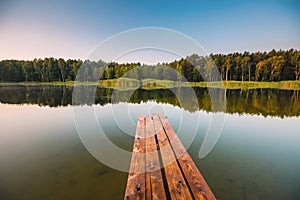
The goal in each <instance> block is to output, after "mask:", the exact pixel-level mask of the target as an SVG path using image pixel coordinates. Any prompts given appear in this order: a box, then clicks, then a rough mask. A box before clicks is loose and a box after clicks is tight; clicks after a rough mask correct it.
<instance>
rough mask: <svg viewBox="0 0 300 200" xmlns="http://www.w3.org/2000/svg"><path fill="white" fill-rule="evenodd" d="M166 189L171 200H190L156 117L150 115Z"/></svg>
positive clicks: (189, 194)
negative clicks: (162, 166) (166, 185)
mask: <svg viewBox="0 0 300 200" xmlns="http://www.w3.org/2000/svg"><path fill="white" fill-rule="evenodd" d="M152 117H153V121H154V127H155V131H156V134H157V139H158V143H159V148H160V152H161V157H162V161H163V164H164V170H165V175H166V180H167V184H168V189H169V192H170V196H171V198H172V199H192V196H191V193H190V191H189V188H188V186H187V184H186V182H185V180H184V177H183V175H182V173H181V171H180V168H179V166H178V164H177V161H176V158H175V156H174V153H173V150H172V148H171V146H170V144H169V140H168V138H167V136H166V133H165V131H164V129H163V127H162V123H161V122H160V118H159V116H158V115H152Z"/></svg>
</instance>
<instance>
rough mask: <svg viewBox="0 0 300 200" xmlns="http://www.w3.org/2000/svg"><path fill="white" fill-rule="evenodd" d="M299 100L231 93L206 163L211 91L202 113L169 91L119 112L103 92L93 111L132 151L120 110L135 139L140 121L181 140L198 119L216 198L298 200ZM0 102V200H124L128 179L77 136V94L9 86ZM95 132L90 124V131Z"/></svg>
mask: <svg viewBox="0 0 300 200" xmlns="http://www.w3.org/2000/svg"><path fill="white" fill-rule="evenodd" d="M124 92H126V91H124ZM297 92H298V91H281V90H251V91H240V90H230V91H227V102H228V105H227V112H226V113H225V121H224V127H223V130H222V133H221V136H220V138H219V140H218V142H217V144H216V145H215V147H214V148H213V150H212V151H211V153H210V154H209V155H208V156H207V157H205V158H203V159H199V157H198V153H199V149H200V147H201V144H202V142H203V138H204V136H205V134H206V131H207V129H208V125H209V122H210V119H211V118H212V116H213V115H215V113H212V112H210V106H209V103H207V102H209V100H208V97H207V92H206V91H205V89H198V91H196V94H197V96H198V98H199V99H198V101H199V108H198V109H194V108H192V107H190V108H189V107H185V108H182V107H180V106H178V105H176V98H175V97H174V95H173V94H172V92H168V90H152V91H147V90H139V91H136V93H134V94H133V95H134V98H133V99H132V100H131V103H126V102H118V103H116V104H111V103H110V94H111V91H109V90H108V89H99V90H98V91H97V93H98V94H97V100H96V103H97V104H96V105H91V106H92V107H93V108H94V110H95V114H96V118H97V119H98V121H99V122H100V125H101V127H102V128H103V130H104V131H105V133H106V135H107V136H108V137H109V139H110V140H111V141H112V142H113V143H114V144H116V145H117V146H119V147H120V148H122V149H125V150H129V151H130V150H131V149H132V144H133V138H132V137H131V136H130V135H128V134H126V133H125V131H124V130H122V129H120V126H119V124H117V123H116V121H115V116H114V115H116V114H117V113H116V112H112V111H113V110H114V111H116V110H118V109H119V108H122V107H126V108H127V109H128V115H129V116H130V117H129V119H127V118H126V119H124V121H128V123H124V124H126V127H125V128H126V130H127V131H131V132H133V133H134V132H135V123H136V119H137V115H138V114H139V113H151V112H164V113H165V114H166V115H167V116H168V119H169V121H170V123H171V124H172V126H173V128H174V129H175V131H178V132H179V133H178V134H179V135H180V139H181V140H182V141H185V139H186V138H185V136H184V134H185V133H190V132H194V131H195V125H194V124H195V123H196V122H195V121H193V120H194V119H197V118H198V117H199V118H200V122H199V129H198V130H197V132H196V137H195V139H194V140H193V143H192V145H191V146H190V147H189V148H188V151H189V153H190V155H191V156H192V158H193V160H194V161H195V163H196V165H197V166H198V168H199V169H200V171H201V172H202V174H203V175H204V177H205V179H206V180H207V182H208V184H209V185H210V187H211V189H212V190H213V192H214V193H215V195H216V196H217V198H218V199H295V200H296V199H300V190H299V188H300V173H299V166H300V156H299V155H300V145H299V142H300V132H299V130H300V129H299V128H300V118H299V116H300V114H299V110H300V109H299V108H300V106H299V104H300V103H299V95H298V93H297ZM0 94H1V95H0V102H1V104H0V111H1V112H0V121H1V126H0V199H4V200H5V199H8V200H10V199H123V195H124V191H125V185H126V181H127V173H125V172H120V171H117V170H114V169H112V168H110V167H108V166H106V165H104V164H102V163H101V162H99V161H98V160H96V159H95V158H94V157H93V156H92V155H91V154H90V153H89V152H88V151H87V150H86V148H85V147H84V145H83V144H82V142H81V140H80V139H79V136H78V133H77V131H76V126H75V123H74V120H73V107H72V106H67V105H68V104H70V103H71V99H72V96H71V94H72V92H71V89H70V88H63V87H19V86H18V87H11V86H10V87H1V88H0ZM90 108H91V107H90V106H88V105H85V106H81V109H90ZM124 124H123V125H122V126H124ZM123 128H124V127H123ZM97 129H98V127H96V126H94V125H93V124H91V126H90V127H89V128H88V129H87V131H93V130H97ZM99 145H101V144H99ZM108 154H109V152H108ZM111 157H112V159H113V158H114V155H111ZM128 163H129V161H128ZM126 164H127V163H126V162H125V163H124V165H126Z"/></svg>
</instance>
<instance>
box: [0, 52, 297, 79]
mask: <svg viewBox="0 0 300 200" xmlns="http://www.w3.org/2000/svg"><path fill="white" fill-rule="evenodd" d="M81 66H83V67H81ZM216 69H217V70H218V71H217V70H216ZM79 70H80V71H79ZM218 73H220V75H221V77H222V79H223V80H226V81H242V82H244V81H248V82H250V81H264V82H269V81H272V82H274V81H275V82H277V81H286V80H300V52H299V51H297V50H294V49H290V50H287V51H283V50H279V51H275V50H272V51H270V52H268V53H267V52H255V53H249V52H244V53H233V54H227V55H224V54H215V55H213V54H211V55H209V56H199V55H197V54H193V55H191V56H188V57H186V58H184V59H183V58H182V59H180V60H178V61H177V60H176V61H174V62H170V63H162V64H160V63H158V64H156V65H141V64H140V63H126V64H119V63H115V62H110V63H105V62H103V61H102V60H100V61H98V62H96V61H89V60H85V61H81V60H72V59H68V60H64V59H62V58H59V59H56V58H45V59H34V60H32V61H27V60H25V61H24V60H2V61H0V82H55V81H59V82H66V81H74V80H75V79H76V76H77V74H78V77H77V78H78V79H77V80H79V81H82V82H97V81H98V80H110V79H119V78H122V77H124V78H129V79H137V80H143V79H157V80H170V81H178V82H186V81H189V82H202V81H206V82H215V81H220V78H218V76H216V74H218Z"/></svg>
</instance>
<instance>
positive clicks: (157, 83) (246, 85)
mask: <svg viewBox="0 0 300 200" xmlns="http://www.w3.org/2000/svg"><path fill="white" fill-rule="evenodd" d="M75 84H76V85H95V84H97V85H98V86H99V87H105V88H119V89H126V88H128V89H132V88H137V87H142V88H144V89H160V88H172V87H179V86H182V87H188V86H192V87H202V88H207V87H208V88H225V89H281V90H300V81H279V82H256V81H244V82H242V81H222V82H175V81H170V80H157V79H144V80H142V81H139V80H136V79H125V78H122V79H109V80H100V81H98V82H75V81H66V82H18V83H13V82H1V83H0V86H1V85H3V86H8V85H53V86H70V87H71V86H74V85H75Z"/></svg>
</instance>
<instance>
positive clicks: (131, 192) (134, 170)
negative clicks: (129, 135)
mask: <svg viewBox="0 0 300 200" xmlns="http://www.w3.org/2000/svg"><path fill="white" fill-rule="evenodd" d="M144 172H145V116H144V115H143V114H141V115H139V117H138V123H137V128H136V136H135V140H134V145H133V150H132V157H131V164H130V171H129V175H128V179H127V186H126V191H125V197H124V199H126V200H128V199H145V173H144Z"/></svg>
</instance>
